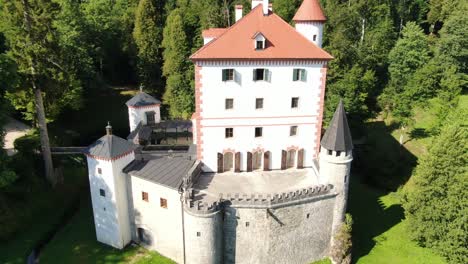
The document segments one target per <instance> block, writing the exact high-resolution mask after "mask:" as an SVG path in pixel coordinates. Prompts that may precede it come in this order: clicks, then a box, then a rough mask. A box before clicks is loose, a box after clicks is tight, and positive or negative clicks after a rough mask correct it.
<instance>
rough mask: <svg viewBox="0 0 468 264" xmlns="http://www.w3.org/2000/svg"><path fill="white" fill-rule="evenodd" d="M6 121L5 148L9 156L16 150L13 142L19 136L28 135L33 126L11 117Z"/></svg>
mask: <svg viewBox="0 0 468 264" xmlns="http://www.w3.org/2000/svg"><path fill="white" fill-rule="evenodd" d="M6 121H7V122H6V125H5V126H4V127H3V129H4V130H5V145H4V147H3V148H4V149H6V151H7V154H8V156H12V155H13V154H15V152H16V151H15V149H14V146H13V143H14V142H15V140H16V139H17V138H19V137H22V136H24V135H26V134H27V133H28V132H29V130H30V129H31V127H29V126H28V125H26V124H24V123H21V122H19V121H18V120H15V119H13V118H10V117H8V118H7V120H6Z"/></svg>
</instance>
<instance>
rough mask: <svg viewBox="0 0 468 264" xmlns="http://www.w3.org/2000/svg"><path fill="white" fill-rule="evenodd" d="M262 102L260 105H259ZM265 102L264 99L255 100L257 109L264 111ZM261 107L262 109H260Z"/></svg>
mask: <svg viewBox="0 0 468 264" xmlns="http://www.w3.org/2000/svg"><path fill="white" fill-rule="evenodd" d="M259 102H260V103H259ZM263 102H264V99H263V97H261V98H255V109H256V110H258V109H263ZM259 105H261V107H259Z"/></svg>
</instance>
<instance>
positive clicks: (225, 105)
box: [224, 98, 234, 110]
mask: <svg viewBox="0 0 468 264" xmlns="http://www.w3.org/2000/svg"><path fill="white" fill-rule="evenodd" d="M228 102H230V105H229V104H228ZM228 106H230V107H228ZM232 109H234V98H226V99H225V100H224V110H232Z"/></svg>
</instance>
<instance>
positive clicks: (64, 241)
mask: <svg viewBox="0 0 468 264" xmlns="http://www.w3.org/2000/svg"><path fill="white" fill-rule="evenodd" d="M40 262H41V263H48V264H54V263H57V264H62V263H67V264H74V263H76V264H86V263H90V264H91V263H92V264H104V263H109V264H110V263H135V264H149V263H158V264H172V263H175V262H173V261H172V260H170V259H167V258H165V257H163V256H161V255H159V254H158V253H156V252H149V251H147V250H145V249H143V248H141V247H138V246H128V247H127V248H126V249H124V250H117V249H114V248H112V247H109V246H106V245H104V244H101V243H99V242H97V241H96V234H95V231H94V223H93V214H92V209H91V201H90V200H89V198H88V195H86V197H84V198H83V199H82V200H81V206H80V210H79V211H78V213H77V214H76V215H75V216H74V217H73V219H72V220H71V221H70V223H69V224H68V225H66V226H65V227H64V228H63V229H62V230H61V231H60V232H59V233H58V234H57V235H56V236H55V237H54V239H53V240H52V241H51V242H50V243H49V244H48V245H47V246H46V247H45V248H44V249H43V251H42V253H41V256H40Z"/></svg>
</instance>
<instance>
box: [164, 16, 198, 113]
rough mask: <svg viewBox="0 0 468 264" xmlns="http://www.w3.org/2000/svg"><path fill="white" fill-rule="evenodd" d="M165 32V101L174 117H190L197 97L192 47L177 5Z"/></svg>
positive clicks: (169, 17)
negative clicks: (192, 83)
mask: <svg viewBox="0 0 468 264" xmlns="http://www.w3.org/2000/svg"><path fill="white" fill-rule="evenodd" d="M163 35H164V38H163V43H162V44H163V47H164V53H163V57H164V65H163V74H164V76H165V77H166V78H167V84H166V91H165V93H164V97H163V99H164V100H163V101H164V103H165V104H166V105H168V106H169V114H170V116H171V117H172V118H184V119H188V118H190V115H191V114H192V113H193V108H194V103H193V101H194V97H193V88H192V87H191V83H190V81H189V80H190V74H191V73H192V71H190V70H189V68H190V66H189V65H190V62H189V61H188V60H187V57H188V55H189V47H188V45H187V37H186V34H185V31H184V25H183V22H182V17H181V11H180V9H174V10H173V11H172V12H171V13H170V14H169V16H168V17H167V22H166V27H165V28H164V33H163ZM192 78H193V77H192Z"/></svg>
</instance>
